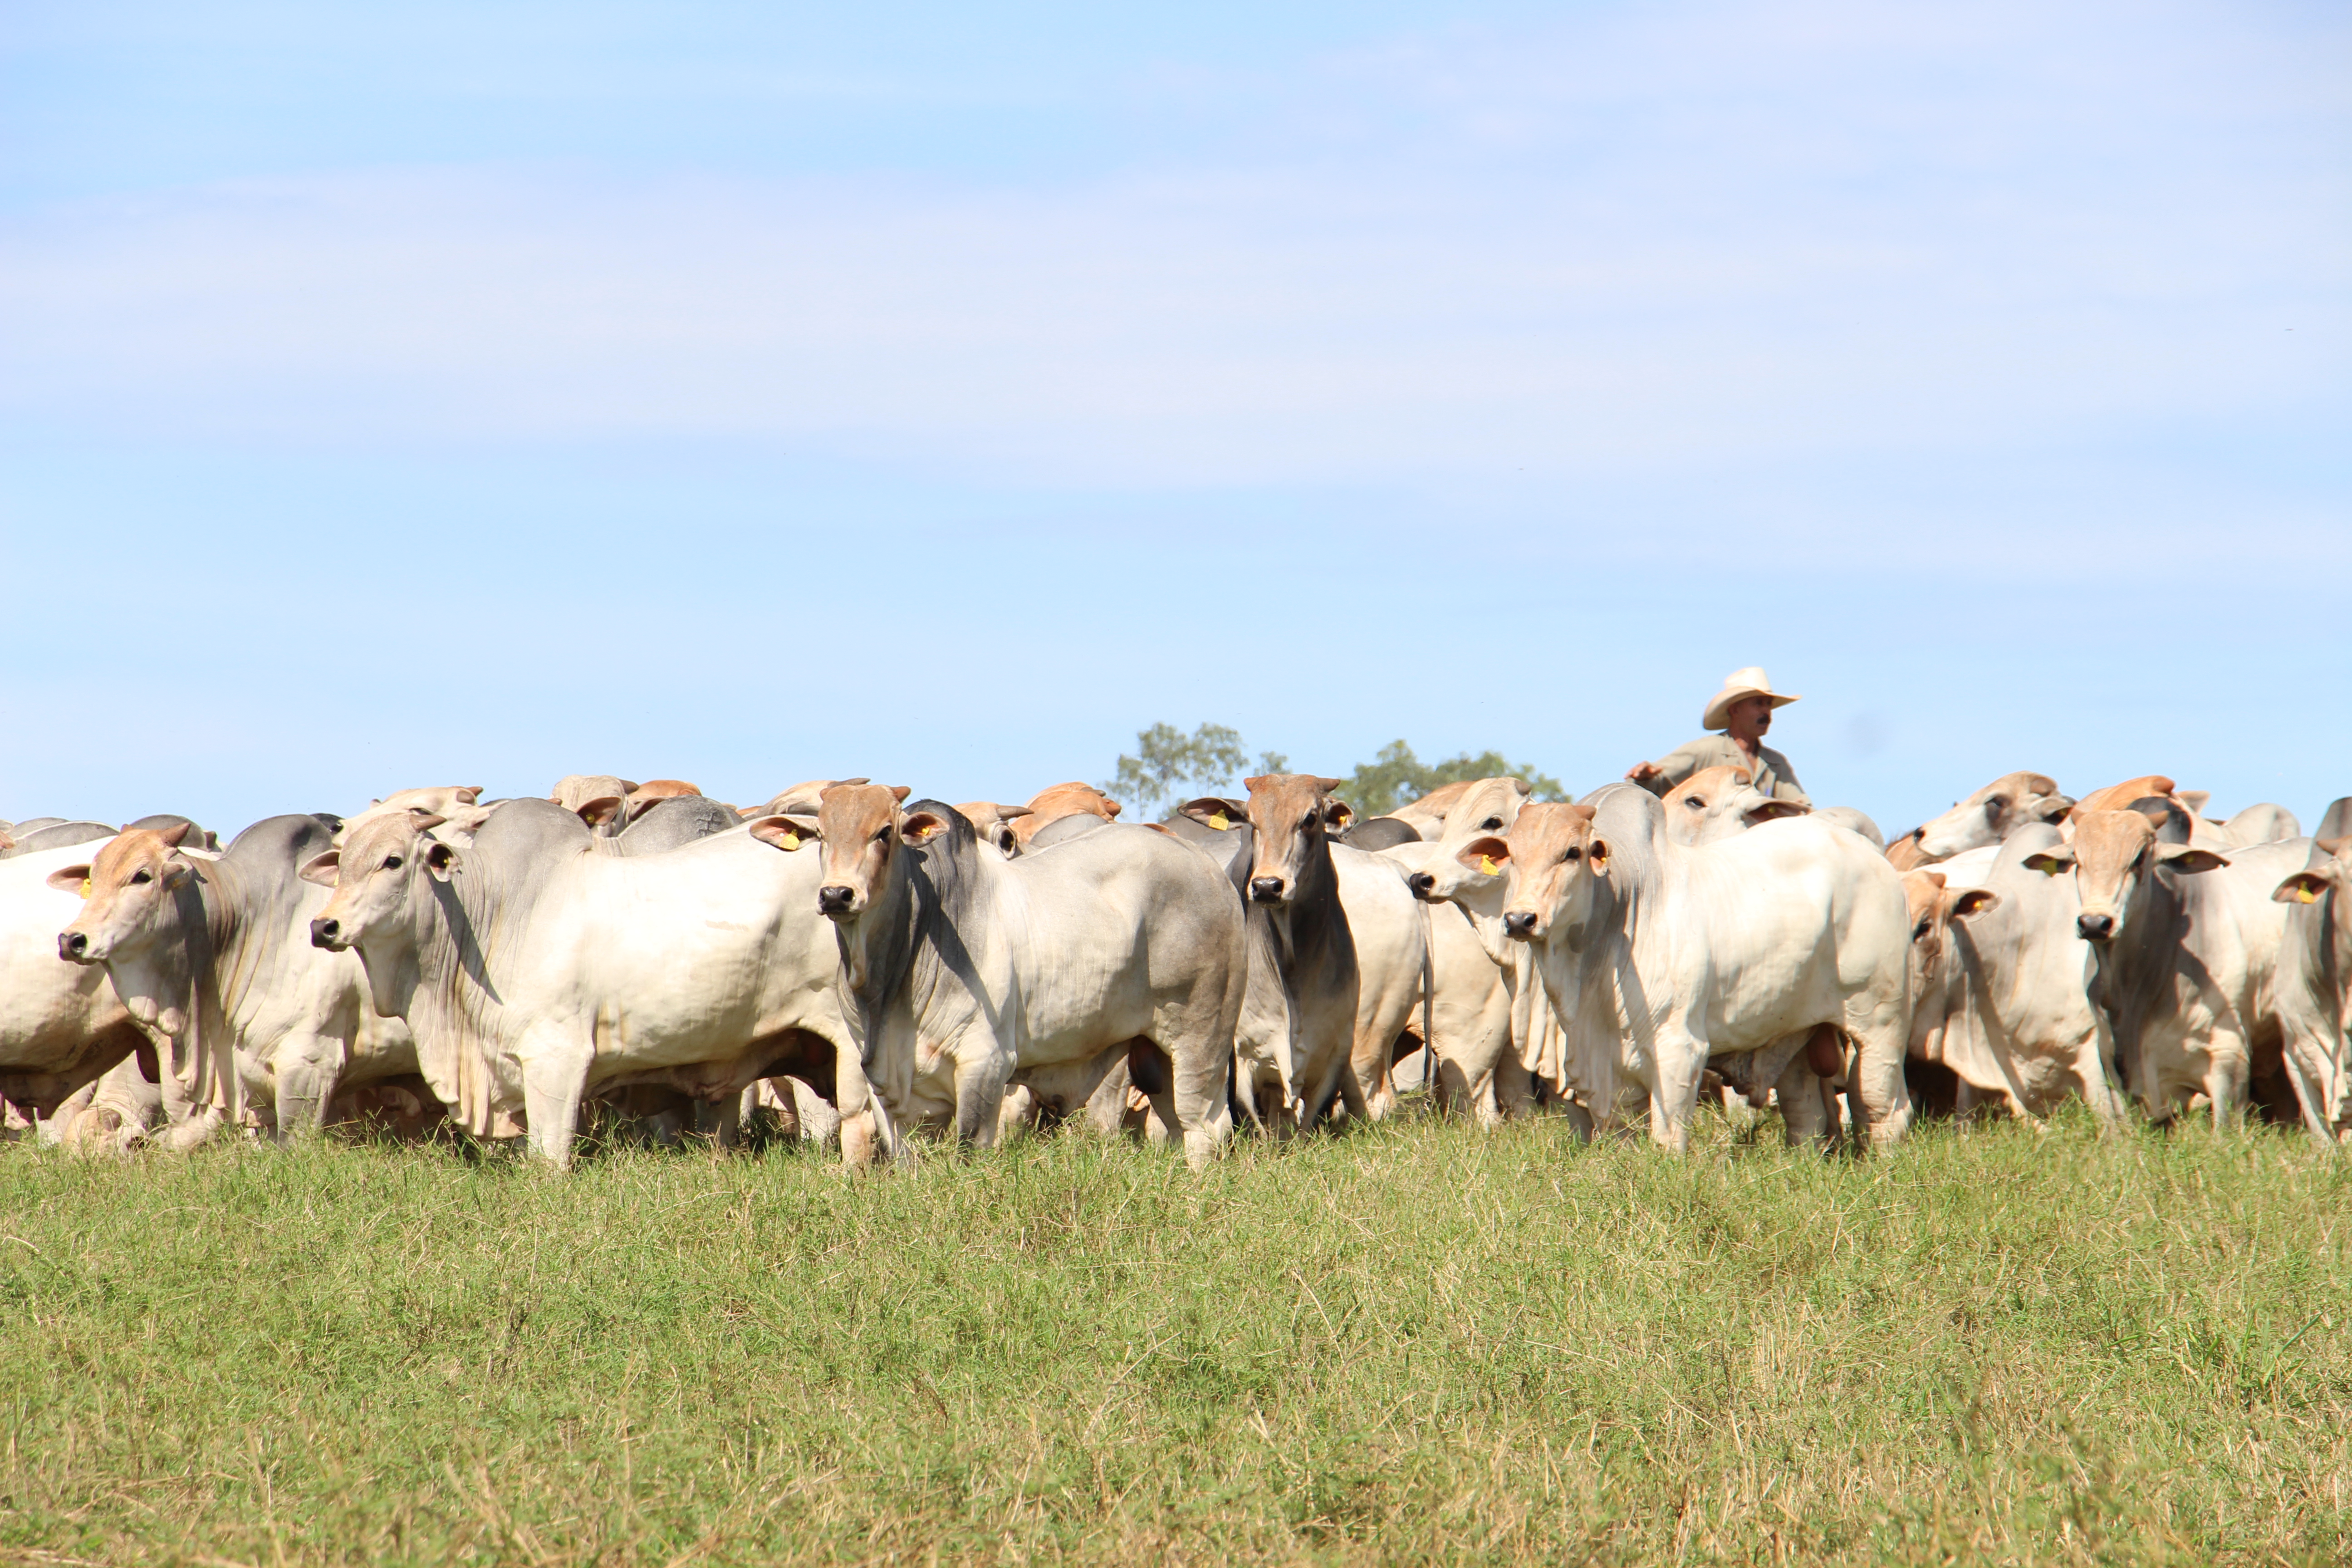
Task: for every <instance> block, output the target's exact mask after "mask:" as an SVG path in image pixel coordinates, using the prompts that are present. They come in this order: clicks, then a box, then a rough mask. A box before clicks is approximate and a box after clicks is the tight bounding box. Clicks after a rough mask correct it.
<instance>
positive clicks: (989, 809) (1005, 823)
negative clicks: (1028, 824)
mask: <svg viewBox="0 0 2352 1568" xmlns="http://www.w3.org/2000/svg"><path fill="white" fill-rule="evenodd" d="M956 811H957V814H958V815H960V816H962V817H963V819H964V820H965V821H967V822H969V823H971V830H972V831H973V832H974V833H976V834H978V835H979V836H980V841H981V842H982V844H985V845H987V846H989V847H991V848H992V849H994V850H995V851H996V852H997V853H998V854H1000V855H1002V856H1003V857H1004V858H1006V859H1008V860H1010V859H1013V858H1014V857H1016V856H1018V855H1019V854H1020V853H1021V847H1022V846H1023V844H1024V843H1025V842H1026V840H1024V838H1023V837H1021V833H1020V826H1021V819H1022V818H1023V817H1024V816H1030V815H1031V812H1030V808H1029V807H1027V806H1025V805H1003V804H1002V803H1001V802H998V801H993V800H966V801H959V802H957V804H956Z"/></svg>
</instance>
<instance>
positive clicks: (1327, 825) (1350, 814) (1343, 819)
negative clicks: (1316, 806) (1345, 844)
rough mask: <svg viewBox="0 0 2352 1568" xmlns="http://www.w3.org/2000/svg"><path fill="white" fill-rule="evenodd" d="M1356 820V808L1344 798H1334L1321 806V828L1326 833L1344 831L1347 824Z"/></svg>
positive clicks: (1346, 828) (1346, 829)
mask: <svg viewBox="0 0 2352 1568" xmlns="http://www.w3.org/2000/svg"><path fill="white" fill-rule="evenodd" d="M1355 820H1356V808H1355V807H1354V806H1352V805H1349V804H1348V803H1347V802H1346V801H1344V800H1335V801H1333V802H1332V803H1331V804H1330V805H1327V806H1325V807H1324V808H1323V829H1324V831H1325V832H1327V833H1345V832H1346V831H1348V824H1349V823H1351V822H1353V821H1355Z"/></svg>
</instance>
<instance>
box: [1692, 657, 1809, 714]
mask: <svg viewBox="0 0 2352 1568" xmlns="http://www.w3.org/2000/svg"><path fill="white" fill-rule="evenodd" d="M1743 697H1769V698H1770V699H1771V700H1772V706H1773V707H1775V708H1786V707H1787V706H1788V705H1789V704H1790V703H1791V702H1794V701H1796V700H1798V698H1797V696H1796V694H1795V693H1794V692H1780V691H1775V690H1773V689H1772V678H1771V677H1770V676H1769V675H1766V674H1765V673H1764V671H1763V669H1762V668H1760V667H1759V666H1756V665H1752V664H1751V665H1749V666H1748V668H1746V669H1735V670H1733V671H1732V672H1731V673H1730V674H1729V675H1727V676H1725V677H1724V678H1723V689H1722V690H1720V691H1718V692H1717V693H1716V694H1715V700H1714V701H1712V702H1709V703H1708V704H1707V705H1706V715H1705V716H1704V717H1703V718H1701V719H1700V720H1699V728H1700V729H1702V730H1722V729H1727V728H1729V726H1730V724H1731V715H1730V712H1729V710H1730V707H1731V705H1732V704H1733V703H1735V702H1737V701H1738V700H1740V699H1741V698H1743Z"/></svg>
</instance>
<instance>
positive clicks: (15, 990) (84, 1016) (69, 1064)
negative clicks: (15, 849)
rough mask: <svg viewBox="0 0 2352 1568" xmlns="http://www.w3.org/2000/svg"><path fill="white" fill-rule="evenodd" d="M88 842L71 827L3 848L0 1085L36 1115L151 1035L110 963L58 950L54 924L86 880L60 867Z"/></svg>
mask: <svg viewBox="0 0 2352 1568" xmlns="http://www.w3.org/2000/svg"><path fill="white" fill-rule="evenodd" d="M39 831H41V829H40V826H38V825H36V826H34V827H33V828H32V829H30V830H29V831H27V833H26V838H27V839H30V838H32V837H33V835H34V834H36V833H38V832H39ZM98 831H99V833H100V834H101V835H103V834H104V833H105V832H106V831H107V830H106V829H105V828H104V827H102V826H101V827H100V828H99V829H98ZM88 843H89V841H88V840H87V839H75V838H72V837H71V836H68V842H66V843H64V844H60V845H57V846H55V847H48V848H43V847H38V846H35V847H32V848H30V849H27V850H26V851H25V852H24V853H22V854H17V855H13V856H5V857H0V1095H4V1096H5V1097H6V1100H7V1102H8V1104H9V1105H10V1106H11V1107H13V1108H15V1109H16V1110H20V1111H22V1112H24V1113H25V1114H26V1116H28V1117H30V1118H32V1119H34V1120H37V1121H43V1120H47V1119H48V1118H50V1117H53V1116H56V1115H58V1112H59V1110H60V1108H61V1107H63V1106H64V1105H65V1103H66V1102H67V1101H68V1100H71V1099H73V1098H74V1097H75V1096H77V1095H80V1094H82V1092H83V1091H84V1090H86V1089H89V1086H90V1085H91V1084H93V1083H95V1082H97V1081H98V1079H100V1077H101V1076H103V1075H104V1074H105V1073H106V1072H107V1071H108V1070H109V1069H110V1068H113V1067H114V1066H115V1065H116V1064H117V1063H119V1062H121V1061H122V1060H123V1059H124V1058H128V1057H130V1056H131V1055H132V1054H133V1053H135V1052H138V1051H140V1050H141V1049H142V1047H147V1045H148V1039H147V1037H146V1036H145V1035H143V1034H142V1032H141V1031H140V1028H139V1026H138V1025H137V1024H135V1023H133V1022H132V1021H131V1014H130V1012H129V1011H128V1010H127V1009H126V1008H125V1007H124V1006H123V1005H122V999H121V997H120V996H118V995H117V994H115V991H114V987H113V986H111V985H110V984H107V980H106V972H105V971H104V970H101V969H92V968H90V967H89V966H88V965H86V964H79V963H71V962H70V961H68V960H66V959H64V958H60V957H59V956H58V928H59V927H60V926H62V925H64V924H65V923H66V922H67V921H70V920H72V919H73V917H74V916H75V914H76V913H77V912H79V908H80V905H79V898H80V894H81V885H82V878H81V876H79V874H77V875H74V876H72V877H65V876H62V875H61V873H63V872H67V871H75V872H77V873H78V872H79V868H81V867H83V866H84V865H86V864H87V863H88V862H89V855H90V852H89V847H88ZM147 1054H148V1056H149V1058H150V1063H149V1065H150V1070H152V1066H153V1063H152V1055H153V1053H152V1048H150V1049H149V1050H148V1053H147Z"/></svg>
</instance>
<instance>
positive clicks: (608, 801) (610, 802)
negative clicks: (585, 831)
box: [579, 795, 628, 827]
mask: <svg viewBox="0 0 2352 1568" xmlns="http://www.w3.org/2000/svg"><path fill="white" fill-rule="evenodd" d="M626 809H628V802H626V801H625V800H623V799H622V798H621V797H620V796H619V795H598V796H597V797H596V798H595V799H594V800H590V801H583V802H582V803H581V805H580V810H579V817H580V820H581V821H583V822H584V823H586V824H587V825H588V826H591V827H602V826H604V825H605V824H606V823H608V822H611V821H613V820H614V819H615V818H617V817H618V816H620V815H621V813H622V812H624V811H625V810H626Z"/></svg>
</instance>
